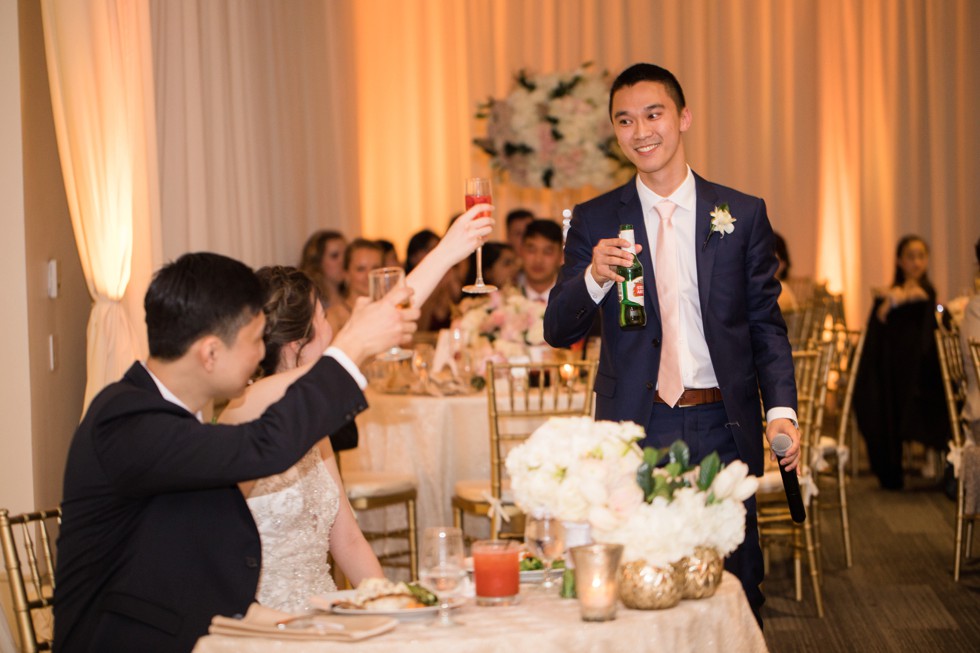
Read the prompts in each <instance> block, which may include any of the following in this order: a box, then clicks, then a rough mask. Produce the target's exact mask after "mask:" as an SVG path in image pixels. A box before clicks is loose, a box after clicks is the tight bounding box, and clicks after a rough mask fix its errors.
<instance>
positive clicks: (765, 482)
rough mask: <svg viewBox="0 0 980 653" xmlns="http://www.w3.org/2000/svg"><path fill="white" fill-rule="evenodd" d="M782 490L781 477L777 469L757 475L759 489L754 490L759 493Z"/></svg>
mask: <svg viewBox="0 0 980 653" xmlns="http://www.w3.org/2000/svg"><path fill="white" fill-rule="evenodd" d="M782 491H783V477H782V475H781V474H780V473H779V470H778V469H770V470H767V471H766V472H765V473H764V474H763V475H762V476H760V477H759V489H758V490H756V492H758V493H761V494H771V493H773V492H782Z"/></svg>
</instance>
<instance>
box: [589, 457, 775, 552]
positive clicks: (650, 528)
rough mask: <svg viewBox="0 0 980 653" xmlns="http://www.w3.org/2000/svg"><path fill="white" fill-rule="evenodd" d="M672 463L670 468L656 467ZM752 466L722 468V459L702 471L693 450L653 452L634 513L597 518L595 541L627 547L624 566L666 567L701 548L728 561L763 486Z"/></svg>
mask: <svg viewBox="0 0 980 653" xmlns="http://www.w3.org/2000/svg"><path fill="white" fill-rule="evenodd" d="M665 456H668V457H669V462H668V464H667V465H666V466H664V467H657V466H656V465H657V464H658V463H659V462H661V461H662V460H663V458H664V457H665ZM748 471H749V470H748V466H747V465H746V464H745V463H743V462H741V461H735V462H733V463H730V464H729V465H727V466H722V465H721V462H720V460H719V458H718V454H717V453H711V454H709V455H708V456H707V457H706V458H705V459H704V460H703V461H702V462H701V465H699V466H697V467H691V466H690V464H689V452H688V449H687V446H686V445H685V444H684V443H683V442H681V441H678V442H675V443H674V444H673V445H672V446H671V447H670V448H669V449H667V450H659V449H652V448H647V449H645V450H644V454H643V462H642V464H641V465H640V466H639V469H638V470H637V473H636V476H635V479H636V483H637V489H638V493H637V494H638V495H639V499H637V500H636V504H635V505H634V508H633V510H627V511H623V512H620V513H618V514H613V513H599V512H594V513H592V514H593V517H595V516H597V515H598V516H600V517H601V519H595V518H593V519H592V520H591V523H592V535H593V537H594V538H595V539H596V540H597V541H600V542H612V543H617V544H622V545H623V546H624V549H623V561H624V562H631V561H638V560H644V561H646V562H647V563H649V564H652V565H658V566H666V565H670V564H672V563H675V562H677V561H678V560H680V559H682V558H684V557H685V556H689V555H691V554H692V553H693V552H694V549H695V547H698V546H703V547H710V548H713V549H715V550H716V551H717V552H718V553H719V554H720V555H721V556H722V557H724V556H726V555H728V554H729V553H731V552H732V551H734V550H735V549H736V548H737V547H738V545H739V544H741V543H742V540H743V539H744V538H745V506H744V504H743V501H745V499H747V498H748V497H750V496H752V495H753V494H754V493H755V491H756V488H757V487H758V481H757V479H756V478H755V477H754V476H750V475H749V473H748Z"/></svg>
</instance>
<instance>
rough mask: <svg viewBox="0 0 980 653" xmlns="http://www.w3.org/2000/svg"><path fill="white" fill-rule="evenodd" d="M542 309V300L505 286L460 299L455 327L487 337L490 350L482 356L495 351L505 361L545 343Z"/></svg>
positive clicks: (489, 354)
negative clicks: (531, 298) (501, 288)
mask: <svg viewBox="0 0 980 653" xmlns="http://www.w3.org/2000/svg"><path fill="white" fill-rule="evenodd" d="M544 309H545V305H544V304H543V303H541V302H535V301H531V300H529V299H528V298H527V297H525V296H524V295H522V294H521V293H520V292H518V291H517V290H514V289H506V290H501V291H498V292H494V293H490V294H489V295H484V296H478V297H467V298H466V299H464V300H463V301H461V302H460V304H459V310H460V317H459V318H458V319H457V320H456V321H455V322H454V326H457V327H459V328H461V329H462V330H464V331H466V332H468V333H473V334H476V335H477V336H482V337H483V338H485V339H486V342H487V343H488V348H489V349H490V351H487V352H484V357H486V356H492V355H493V354H497V355H499V356H500V357H501V358H502V359H504V360H506V358H508V357H510V356H520V355H526V354H527V348H528V347H534V346H538V345H543V344H544Z"/></svg>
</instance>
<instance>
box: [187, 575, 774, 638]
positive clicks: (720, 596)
mask: <svg viewBox="0 0 980 653" xmlns="http://www.w3.org/2000/svg"><path fill="white" fill-rule="evenodd" d="M456 618H457V619H458V620H460V621H462V622H463V624H464V625H463V626H462V627H460V628H449V629H444V628H438V627H436V626H434V625H433V624H432V622H431V621H422V622H410V623H401V624H399V625H398V627H397V628H395V630H393V631H391V632H389V633H385V634H384V635H380V636H378V637H375V638H372V639H368V640H363V641H360V642H356V643H350V644H348V643H340V642H332V641H331V642H326V641H325V642H310V641H304V642H286V641H274V640H266V639H247V638H234V637H228V636H223V635H221V636H219V635H208V636H206V637H204V638H202V639H201V640H199V641H198V643H197V646H196V647H195V648H194V653H232V652H238V653H260V652H261V653H265V652H267V651H281V652H283V653H321V652H322V653H326V652H327V651H338V650H349V651H356V652H357V653H388V652H390V651H399V653H413V652H418V653H451V652H455V651H467V652H468V653H497V652H498V651H534V653H575V652H577V651H583V652H584V651H590V652H591V651H602V652H603V653H619V652H622V653H646V652H649V653H663V652H664V651H675V652H682V651H698V652H700V651H740V652H751V651H766V650H767V649H766V643H765V640H764V638H763V636H762V632H761V631H760V630H759V626H758V624H757V623H756V621H755V618H754V617H753V616H752V611H751V609H750V608H749V605H748V602H747V601H746V599H745V595H744V594H743V593H742V587H741V585H740V584H739V582H738V579H736V578H735V577H734V576H732V575H731V574H729V573H727V572H726V573H725V576H724V578H723V580H722V584H721V586H720V587H719V588H718V592H717V593H716V594H715V596H713V597H712V598H710V599H702V600H700V601H682V602H681V603H680V605H678V606H676V607H674V608H671V609H669V610H651V611H645V610H627V609H626V608H623V607H622V606H620V608H619V611H618V612H617V616H616V619H615V620H614V621H607V622H603V623H586V622H583V621H582V620H581V619H580V617H579V606H578V602H577V601H569V600H562V599H559V598H557V596H555V595H552V594H547V595H546V594H545V593H543V592H542V591H540V590H537V589H531V588H528V587H527V586H522V588H521V602H520V603H519V604H518V605H515V606H511V607H501V608H480V607H476V606H475V605H474V604H473V603H471V602H470V603H467V604H466V605H465V606H464V607H463V608H461V609H460V610H458V611H457V612H456Z"/></svg>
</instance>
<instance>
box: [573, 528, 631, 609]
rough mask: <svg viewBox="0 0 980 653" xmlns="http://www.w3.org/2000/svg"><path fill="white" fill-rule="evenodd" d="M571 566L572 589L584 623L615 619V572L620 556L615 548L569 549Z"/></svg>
mask: <svg viewBox="0 0 980 653" xmlns="http://www.w3.org/2000/svg"><path fill="white" fill-rule="evenodd" d="M571 552H572V559H573V560H574V562H575V589H576V592H577V593H578V602H579V610H580V612H581V614H582V619H583V620H585V621H608V620H610V619H615V618H616V602H617V591H616V589H617V588H616V570H617V569H618V568H619V560H620V557H621V556H622V554H623V547H622V545H619V544H591V545H587V546H579V547H574V548H572V549H571Z"/></svg>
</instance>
